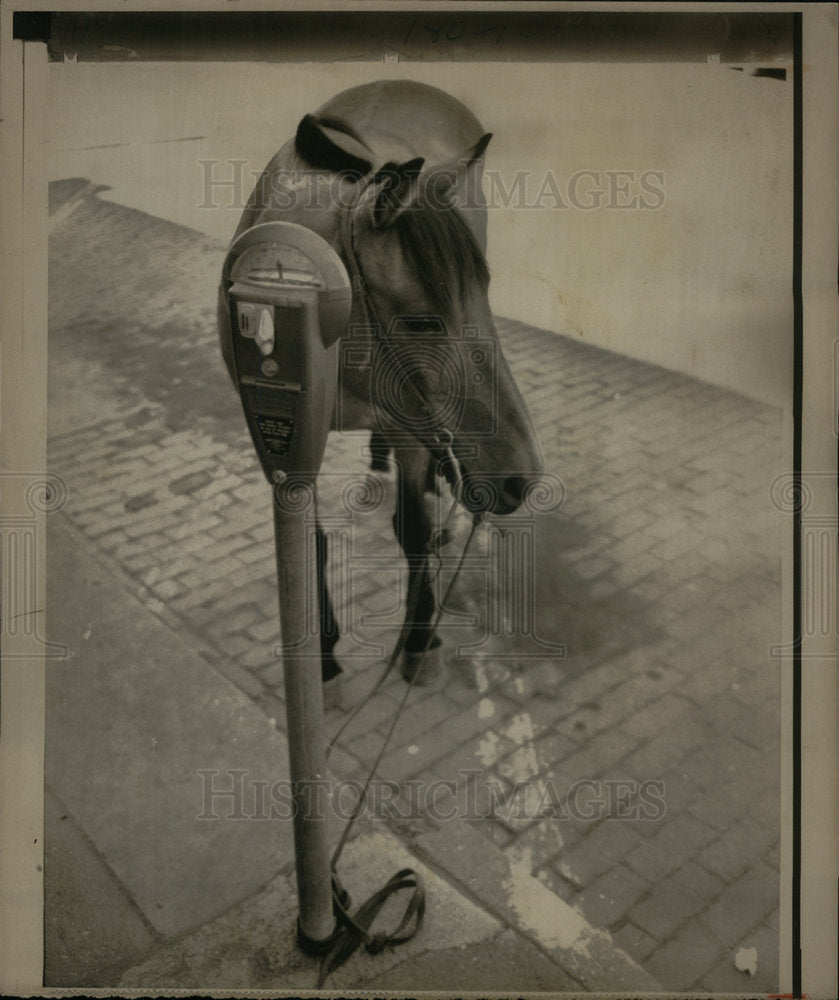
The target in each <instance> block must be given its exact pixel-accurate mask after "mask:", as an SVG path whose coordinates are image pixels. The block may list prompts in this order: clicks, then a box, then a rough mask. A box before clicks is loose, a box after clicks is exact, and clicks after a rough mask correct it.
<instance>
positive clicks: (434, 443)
mask: <svg viewBox="0 0 839 1000" xmlns="http://www.w3.org/2000/svg"><path fill="white" fill-rule="evenodd" d="M368 186H369V185H368ZM366 190H367V188H366V187H365V188H363V189H362V190H361V192H359V195H358V197H357V198H356V200H355V201H354V203H353V204H351V205H350V206H348V207H347V208H345V209H344V210H343V211H342V212H341V244H342V249H343V251H344V253H343V256H344V260H345V262H346V264H347V269H348V270H349V275H350V283H351V285H352V293H353V302H358V303H359V305H360V306H361V309H362V312H363V317H364V322H365V324H366V325H367V326H369V327H371V328H373V329H375V330H376V337H377V339H378V341H379V343H380V344H381V345H382V346H383V347H384V349H385V350H386V351H387V352H388V355H389V357H391V358H392V359H393V361H394V363H395V365H396V367H397V368H398V369H400V370H401V372H402V374H403V376H404V378H405V384H406V385H407V386H409V387H410V389H411V392H412V393H413V394H414V396H415V398H416V400H417V402H418V404H419V406H420V409H421V410H423V411H424V413H425V415H426V417H427V420H428V426H429V428H430V434H429V435H428V436H425V435H420V434H418V433H417V430H416V428H413V427H412V428H408V429H409V430H410V431H411V433H412V434H414V435H415V436H416V437H417V438H418V439H419V441H420V442H421V443H422V444H423V445H425V447H426V448H428V450H429V451H430V452H431V454H432V455H433V456H434V458H435V459H437V461H438V462H439V461H442V462H443V463H444V468H445V469H447V470H448V475H447V479H449V482H450V484H451V487H452V492H453V494H454V496H455V499H457V500H459V499H460V496H461V493H462V490H463V476H462V472H461V468H460V462H459V461H458V459H457V458H456V457H455V454H454V451H453V445H454V435H453V434H452V432H451V431H450V430H449V429H448V428H447V427H444V426H443V425H442V424H441V423H439V422H438V421H437V420H435V419H434V415H433V413H432V412H431V410H430V408H429V406H428V403H427V402H426V400H425V397H424V396H423V394H422V392H421V391H420V390H419V389H418V388H417V386H416V383H415V380H414V377H413V376H412V374H411V372H410V371H408V369H407V368H406V365H405V362H404V360H403V359H402V358H401V356H400V354H399V351H398V349H397V348H396V347H395V346H394V345H393V344H392V343H391V342H390V339H389V337H388V328H387V326H386V325H385V324H384V323H383V322H382V319H381V317H380V316H379V314H378V312H377V310H376V306H375V303H374V302H373V299H372V297H371V295H370V292H369V290H368V288H367V282H366V281H365V280H364V274H363V272H362V270H361V263H360V261H359V259H358V254H357V253H356V250H355V240H354V233H353V216H354V212H355V210H356V208H357V206H358V205H359V203H360V202H361V199H362V197H363V196H364V192H365V191H366Z"/></svg>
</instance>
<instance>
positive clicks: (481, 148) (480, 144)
mask: <svg viewBox="0 0 839 1000" xmlns="http://www.w3.org/2000/svg"><path fill="white" fill-rule="evenodd" d="M491 138H492V132H486V133H484V135H482V136H481V138H480V139H478V141H477V142H476V143H475V145H474V146H473V147H472V153H471V155H470V157H469V162H468V163H467V166H470V167H471V166H472V164H473V163H474V162H475V160H480V159H481V157H482V156H483V155H484V153H485V152H486V148H487V146H488V145H489V140H490V139H491Z"/></svg>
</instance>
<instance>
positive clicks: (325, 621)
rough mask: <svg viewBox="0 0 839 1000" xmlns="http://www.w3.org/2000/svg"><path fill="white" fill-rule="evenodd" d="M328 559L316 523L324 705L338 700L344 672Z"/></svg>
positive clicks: (333, 704) (324, 538) (326, 546)
mask: <svg viewBox="0 0 839 1000" xmlns="http://www.w3.org/2000/svg"><path fill="white" fill-rule="evenodd" d="M328 558H329V541H328V537H327V534H326V532H325V531H324V530H323V528H322V527H321V526H320V522H316V524H315V566H316V569H317V589H318V623H319V625H320V671H321V679H322V681H323V684H324V689H323V695H324V707H325V708H332V707H336V706H337V705H338V704H339V702H340V692H339V690H338V688H339V686H340V679H339V678H340V676H341V674H342V673H343V670H342V669H341V665H340V663H338V661H337V660H336V659H335V645H336V643H337V642H338V639H339V638H340V637H341V636H340V632H339V631H338V622H337V620H336V618H335V609H334V608H333V606H332V598H331V597H330V596H329V588H328V587H327V585H326V563H327V560H328Z"/></svg>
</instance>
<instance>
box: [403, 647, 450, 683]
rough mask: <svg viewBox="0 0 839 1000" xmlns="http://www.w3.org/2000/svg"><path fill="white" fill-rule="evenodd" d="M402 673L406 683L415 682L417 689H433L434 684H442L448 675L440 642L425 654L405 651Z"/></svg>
mask: <svg viewBox="0 0 839 1000" xmlns="http://www.w3.org/2000/svg"><path fill="white" fill-rule="evenodd" d="M401 672H402V677H403V678H404V679H405V680H406V681H408V682H409V683H410V682H411V681H413V682H414V684H416V685H417V687H431V686H432V685H433V684H439V683H442V681H443V680H444V679H445V675H446V666H445V663H444V661H443V647H442V645H441V644H440V642H439V640H438V642H437V645H436V646H431V647H430V648H429V649H427V650H426V651H425V652H424V653H423V652H422V651H419V652H412V651H411V650H408V649H403V650H402V664H401ZM415 678H416V679H415Z"/></svg>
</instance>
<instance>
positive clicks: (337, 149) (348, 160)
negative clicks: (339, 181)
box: [294, 115, 372, 177]
mask: <svg viewBox="0 0 839 1000" xmlns="http://www.w3.org/2000/svg"><path fill="white" fill-rule="evenodd" d="M294 145H295V148H296V149H297V152H298V154H299V155H300V156H302V157H303V159H304V160H305V161H306V162H307V163H309V164H311V165H312V166H313V167H317V168H318V169H320V170H333V171H335V173H354V174H358V175H359V176H360V177H363V176H364V174H366V173H368V172H369V171H370V170H371V169H372V163H371V162H370V160H369V159H368V158H367V157H368V154H369V150H367V147H366V146H365V145H364V144H363V143H362V142H361V140H360V139H359V138H358V136H357V135H355V133H354V132H353V131H352V130H351V129H349V128H348V127H347V126H345V125H343V124H342V123H341V122H338V121H334V120H331V119H320V120H319V119H317V118H314V117H313V116H312V115H306V116H305V117H304V118H303V119H302V120H301V122H300V124H299V125H298V126H297V135H296V136H295V137H294Z"/></svg>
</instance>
